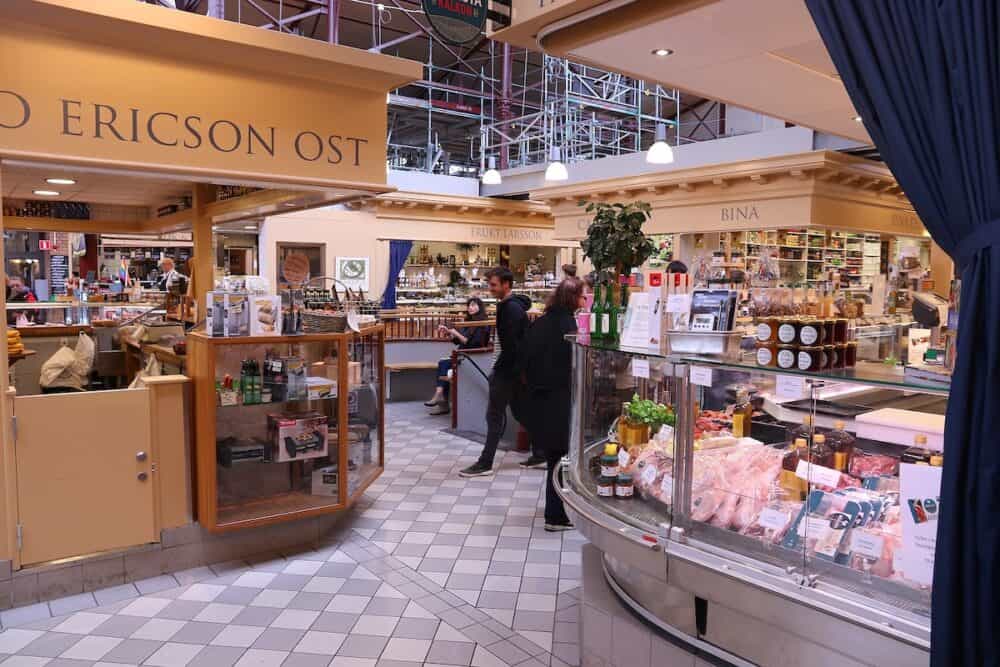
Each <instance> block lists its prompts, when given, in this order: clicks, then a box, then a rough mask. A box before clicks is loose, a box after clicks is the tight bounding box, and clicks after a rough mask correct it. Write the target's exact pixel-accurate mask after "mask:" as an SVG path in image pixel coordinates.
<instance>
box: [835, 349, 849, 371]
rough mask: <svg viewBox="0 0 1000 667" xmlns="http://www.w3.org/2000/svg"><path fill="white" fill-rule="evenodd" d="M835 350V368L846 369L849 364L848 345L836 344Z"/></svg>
mask: <svg viewBox="0 0 1000 667" xmlns="http://www.w3.org/2000/svg"><path fill="white" fill-rule="evenodd" d="M833 349H834V352H833V354H834V359H833V367H834V368H845V367H846V364H847V345H845V344H844V343H836V344H834V346H833Z"/></svg>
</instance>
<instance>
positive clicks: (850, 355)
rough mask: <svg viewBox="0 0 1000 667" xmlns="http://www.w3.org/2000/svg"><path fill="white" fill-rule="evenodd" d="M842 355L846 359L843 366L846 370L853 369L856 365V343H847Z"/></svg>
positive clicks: (851, 341) (850, 341) (853, 341)
mask: <svg viewBox="0 0 1000 667" xmlns="http://www.w3.org/2000/svg"><path fill="white" fill-rule="evenodd" d="M844 354H845V355H846V357H847V359H846V360H845V361H844V366H846V367H847V368H854V367H855V366H856V365H857V363H858V341H856V340H849V341H847V347H845V348H844Z"/></svg>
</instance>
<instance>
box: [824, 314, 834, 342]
mask: <svg viewBox="0 0 1000 667" xmlns="http://www.w3.org/2000/svg"><path fill="white" fill-rule="evenodd" d="M836 327H837V320H835V319H834V318H832V317H828V318H826V319H825V320H823V336H824V338H823V344H824V345H826V344H827V343H832V342H833V339H834V337H835V335H836V334H835V330H836Z"/></svg>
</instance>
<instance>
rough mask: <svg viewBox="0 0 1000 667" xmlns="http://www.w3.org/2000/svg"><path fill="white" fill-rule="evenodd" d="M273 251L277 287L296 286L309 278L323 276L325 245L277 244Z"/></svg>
mask: <svg viewBox="0 0 1000 667" xmlns="http://www.w3.org/2000/svg"><path fill="white" fill-rule="evenodd" d="M275 250H276V251H277V252H276V255H277V258H278V275H277V276H276V278H277V281H276V284H277V285H278V287H285V286H287V285H289V284H293V285H297V286H298V285H301V284H302V283H304V282H306V281H307V280H309V278H314V277H316V276H321V275H323V264H324V262H325V261H326V259H325V254H326V245H325V244H324V245H312V244H307V243H278V244H277V245H276V248H275Z"/></svg>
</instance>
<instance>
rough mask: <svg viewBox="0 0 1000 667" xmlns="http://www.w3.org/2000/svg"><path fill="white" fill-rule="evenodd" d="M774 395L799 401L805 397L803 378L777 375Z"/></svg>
mask: <svg viewBox="0 0 1000 667" xmlns="http://www.w3.org/2000/svg"><path fill="white" fill-rule="evenodd" d="M776 382H777V385H776V386H775V388H774V393H775V394H777V396H778V398H789V399H799V398H802V397H803V396H805V395H806V381H805V378H801V377H797V376H795V375H779V376H778V377H777V380H776Z"/></svg>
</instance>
